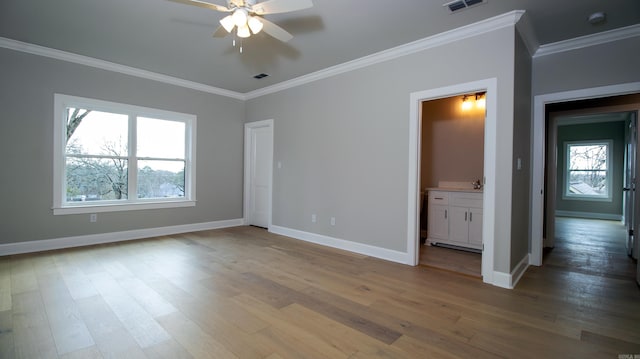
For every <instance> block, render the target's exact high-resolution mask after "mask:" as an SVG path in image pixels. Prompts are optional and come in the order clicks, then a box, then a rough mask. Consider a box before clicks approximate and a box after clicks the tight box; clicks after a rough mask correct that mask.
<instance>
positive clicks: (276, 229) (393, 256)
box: [269, 225, 409, 264]
mask: <svg viewBox="0 0 640 359" xmlns="http://www.w3.org/2000/svg"><path fill="white" fill-rule="evenodd" d="M269 232H272V233H275V234H280V235H283V236H287V237H291V238H295V239H299V240H302V241H305V242H311V243H315V244H320V245H323V246H327V247H332V248H338V249H342V250H345V251H349V252H354V253H359V254H364V255H367V256H371V257H375V258H380V259H384V260H387V261H391V262H396V263H402V264H409V257H408V254H407V253H405V252H399V251H394V250H391V249H386V248H381V247H376V246H371V245H368V244H362V243H357V242H352V241H347V240H344V239H338V238H333V237H329V236H325V235H321V234H316V233H310V232H304V231H300V230H297V229H291V228H286V227H280V226H273V225H272V226H271V227H269Z"/></svg>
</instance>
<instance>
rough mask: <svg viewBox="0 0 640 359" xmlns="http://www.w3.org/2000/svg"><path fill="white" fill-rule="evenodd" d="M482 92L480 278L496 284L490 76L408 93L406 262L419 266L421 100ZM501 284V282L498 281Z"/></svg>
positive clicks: (494, 121) (494, 108)
mask: <svg viewBox="0 0 640 359" xmlns="http://www.w3.org/2000/svg"><path fill="white" fill-rule="evenodd" d="M477 92H484V93H485V94H486V118H485V128H484V141H485V142H484V143H485V145H484V156H483V157H484V173H483V179H481V180H483V181H482V182H484V183H483V184H484V186H483V193H482V209H483V214H482V248H483V251H482V265H481V266H482V271H481V272H482V281H483V282H485V283H491V284H495V283H496V282H495V281H496V280H499V279H500V278H497V277H496V276H494V268H493V267H494V263H493V262H494V240H495V238H494V237H495V193H496V188H495V186H496V176H497V174H496V157H497V150H496V143H497V138H496V137H497V98H496V93H497V79H495V78H490V79H485V80H479V81H474V82H469V83H463V84H458V85H452V86H446V87H441V88H436V89H431V90H424V91H418V92H414V93H411V96H410V111H409V112H410V117H409V120H410V121H409V168H408V169H409V171H408V172H409V173H408V175H409V176H408V178H409V186H408V197H407V198H408V205H409V207H408V214H409V216H408V223H407V225H408V226H407V255H408V260H407V262H408V264H411V265H418V264H419V256H420V228H419V224H420V208H421V200H420V199H421V196H420V192H421V191H422V189H421V187H420V156H421V153H420V150H421V143H420V141H421V136H420V133H421V118H422V115H421V111H422V103H423V102H424V101H429V100H435V99H440V98H446V97H452V96H458V95H464V94H468V93H477ZM500 283H502V282H500Z"/></svg>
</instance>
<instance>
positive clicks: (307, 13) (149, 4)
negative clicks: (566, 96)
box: [0, 0, 640, 93]
mask: <svg viewBox="0 0 640 359" xmlns="http://www.w3.org/2000/svg"><path fill="white" fill-rule="evenodd" d="M210 2H212V3H217V4H221V5H224V4H225V0H210ZM313 2H314V6H313V7H312V8H311V9H307V10H303V11H298V12H293V13H286V14H277V15H267V16H266V18H267V19H269V20H271V21H273V22H275V23H277V24H278V25H280V26H282V27H283V28H284V29H286V30H287V31H289V32H290V33H291V34H293V35H294V38H293V40H291V41H290V42H288V43H280V42H278V41H277V40H275V39H273V38H271V37H269V36H268V35H265V34H263V33H260V34H258V35H256V36H252V37H251V38H249V39H248V40H245V42H244V46H243V47H244V51H243V53H242V54H240V53H239V51H238V49H237V48H234V47H232V45H231V38H230V37H227V38H223V39H219V38H212V37H211V35H212V33H213V32H214V31H215V29H216V28H217V26H218V20H220V19H221V18H222V17H223V16H225V14H223V13H219V12H215V11H212V10H208V9H204V8H199V7H195V6H189V5H183V4H179V3H175V2H170V1H167V0H48V1H46V0H1V1H0V37H4V38H8V39H13V40H18V41H22V42H27V43H31V44H36V45H41V46H45V47H49V48H53V49H58V50H63V51H67V52H71V53H75V54H79V55H84V56H89V57H92V58H96V59H100V60H105V61H109V62H114V63H117V64H121V65H126V66H131V67H134V68H138V69H143V70H147V71H152V72H155V73H160V74H164V75H168V76H173V77H176V78H180V79H184V80H188V81H193V82H197V83H201V84H205V85H208V86H213V87H218V88H222V89H226V90H229V91H235V92H240V93H247V92H250V91H253V90H256V89H260V88H263V87H266V86H270V85H273V84H276V83H280V82H283V81H287V80H290V79H293V78H297V77H299V76H302V75H306V74H309V73H312V72H315V71H319V70H322V69H326V68H328V67H331V66H335V65H339V64H341V63H345V62H347V61H351V60H354V59H358V58H361V57H363V56H366V55H370V54H373V53H376V52H379V51H382V50H385V49H389V48H392V47H396V46H399V45H403V44H406V43H409V42H412V41H415V40H419V39H422V38H425V37H429V36H432V35H435V34H438V33H441V32H444V31H447V30H451V29H454V28H458V27H461V26H464V25H467V24H471V23H474V22H477V21H480V20H483V19H487V18H490V17H493V16H496V15H500V14H503V13H506V12H509V11H511V10H526V11H527V14H528V16H529V17H530V20H531V23H532V25H533V29H534V31H535V36H536V38H537V40H538V42H539V43H540V44H549V43H553V42H557V41H561V40H566V39H570V38H574V37H578V36H584V35H589V34H594V33H597V32H601V31H607V30H611V29H615V28H620V27H625V26H629V25H635V24H638V23H640V1H638V0H606V1H605V0H486V3H484V4H481V5H478V6H475V7H473V8H469V9H464V10H461V11H458V12H456V13H453V14H452V13H450V12H449V10H448V9H447V8H446V7H443V6H442V4H444V3H446V2H447V0H397V1H390V0H388V1H382V0H375V1H364V0H313ZM596 11H605V12H606V13H607V21H606V22H605V23H604V24H601V25H598V26H593V25H591V24H589V23H588V22H587V21H586V19H587V17H588V16H589V14H591V13H593V12H596ZM259 73H267V74H269V77H266V78H264V79H261V80H257V79H254V78H253V76H254V75H256V74H259Z"/></svg>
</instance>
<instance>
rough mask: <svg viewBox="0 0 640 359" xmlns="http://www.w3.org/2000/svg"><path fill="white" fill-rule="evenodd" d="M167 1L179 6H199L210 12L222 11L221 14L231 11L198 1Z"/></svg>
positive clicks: (224, 7)
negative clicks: (176, 3) (179, 4)
mask: <svg viewBox="0 0 640 359" xmlns="http://www.w3.org/2000/svg"><path fill="white" fill-rule="evenodd" d="M169 1H173V2H179V3H181V4H187V5H193V6H199V7H203V8H205V9H211V10H216V11H222V12H230V11H231V9H229V8H227V7H226V6H222V5H216V4H211V3H208V2H205V1H200V0H169Z"/></svg>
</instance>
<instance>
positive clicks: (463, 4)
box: [442, 0, 486, 12]
mask: <svg viewBox="0 0 640 359" xmlns="http://www.w3.org/2000/svg"><path fill="white" fill-rule="evenodd" d="M485 1H486V0H455V1H451V2H448V3H446V4H443V5H442V6H446V7H448V8H449V10H451V12H456V11H458V10H462V9H466V8H468V7H471V6H474V5H478V4H482V3H484V2H485Z"/></svg>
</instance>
